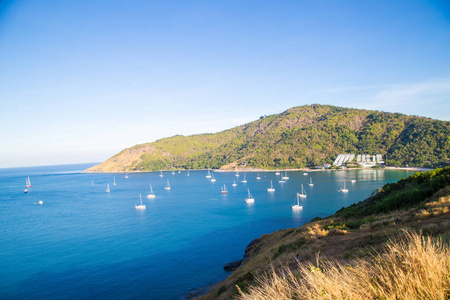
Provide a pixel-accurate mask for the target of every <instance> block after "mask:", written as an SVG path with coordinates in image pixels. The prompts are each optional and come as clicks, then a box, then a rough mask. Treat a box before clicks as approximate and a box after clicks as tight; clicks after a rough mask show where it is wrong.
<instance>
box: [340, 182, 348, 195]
mask: <svg viewBox="0 0 450 300" xmlns="http://www.w3.org/2000/svg"><path fill="white" fill-rule="evenodd" d="M341 192H343V193H348V188H346V187H345V181H344V188H342V189H341Z"/></svg>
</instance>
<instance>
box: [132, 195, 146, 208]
mask: <svg viewBox="0 0 450 300" xmlns="http://www.w3.org/2000/svg"><path fill="white" fill-rule="evenodd" d="M139 202H140V204H136V205H135V206H134V208H136V209H145V205H144V204H142V195H141V194H139Z"/></svg>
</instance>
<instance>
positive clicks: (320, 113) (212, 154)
mask: <svg viewBox="0 0 450 300" xmlns="http://www.w3.org/2000/svg"><path fill="white" fill-rule="evenodd" d="M339 153H367V154H376V153H380V154H382V155H383V156H384V157H385V158H386V159H385V160H386V164H387V165H391V166H400V165H409V166H436V165H442V164H445V163H447V162H448V160H449V157H450V122H448V121H439V120H433V119H429V118H424V117H416V116H407V115H403V114H398V113H386V112H379V111H369V110H361V109H351V108H342V107H335V106H329V105H317V104H314V105H305V106H299V107H293V108H290V109H288V110H286V111H285V112H283V113H281V114H276V115H271V116H262V117H260V119H259V120H256V121H254V122H251V123H248V124H244V125H242V126H238V127H235V128H232V129H229V130H225V131H222V132H218V133H215V134H199V135H192V136H174V137H170V138H165V139H161V140H158V141H155V142H153V143H146V144H141V145H136V146H134V147H131V148H128V149H125V150H123V151H122V152H120V153H119V154H117V155H115V156H113V157H112V158H110V159H108V160H107V161H105V162H104V163H102V164H100V165H98V166H95V167H93V168H91V169H89V170H88V171H91V172H104V171H108V172H113V171H118V172H123V171H155V170H161V169H204V168H213V169H219V168H222V169H233V168H243V167H246V168H263V169H276V168H304V167H313V166H317V165H323V164H324V163H332V161H333V160H334V159H335V158H336V156H337V155H338V154H339Z"/></svg>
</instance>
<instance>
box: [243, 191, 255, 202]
mask: <svg viewBox="0 0 450 300" xmlns="http://www.w3.org/2000/svg"><path fill="white" fill-rule="evenodd" d="M247 191H248V196H247V198H246V199H245V202H247V203H254V202H255V199H253V196H252V194H251V193H250V189H247Z"/></svg>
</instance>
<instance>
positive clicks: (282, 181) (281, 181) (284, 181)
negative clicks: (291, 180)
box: [278, 179, 286, 183]
mask: <svg viewBox="0 0 450 300" xmlns="http://www.w3.org/2000/svg"><path fill="white" fill-rule="evenodd" d="M278 183H286V180H283V179H281V180H280V181H278Z"/></svg>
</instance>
